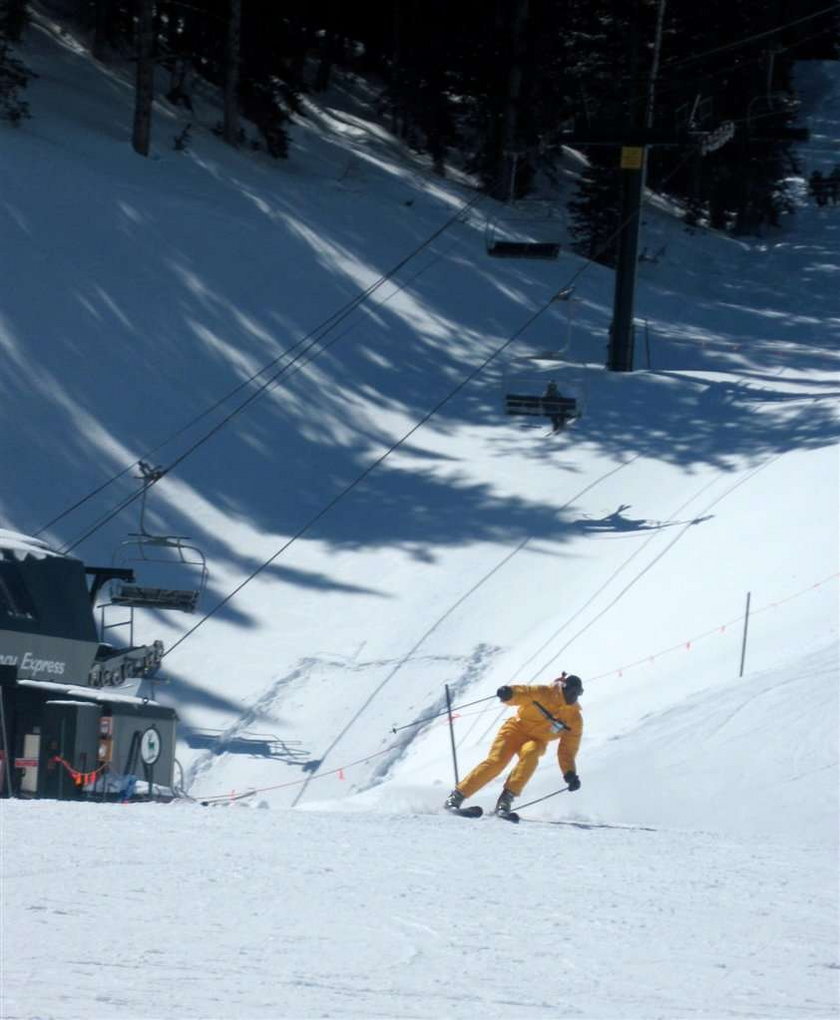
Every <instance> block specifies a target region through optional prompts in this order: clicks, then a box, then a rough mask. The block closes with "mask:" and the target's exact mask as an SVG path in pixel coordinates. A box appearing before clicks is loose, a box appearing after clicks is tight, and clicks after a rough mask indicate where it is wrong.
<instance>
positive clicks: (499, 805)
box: [496, 790, 514, 818]
mask: <svg viewBox="0 0 840 1020" xmlns="http://www.w3.org/2000/svg"><path fill="white" fill-rule="evenodd" d="M513 797H514V795H513V794H512V793H511V792H510V790H502V792H501V794H499V799H498V800H497V801H496V814H497V815H500V816H501V817H502V818H505V817H506V816H507V815H509V814H510V813H511V808H512V807H513Z"/></svg>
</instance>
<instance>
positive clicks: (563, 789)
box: [516, 786, 569, 811]
mask: <svg viewBox="0 0 840 1020" xmlns="http://www.w3.org/2000/svg"><path fill="white" fill-rule="evenodd" d="M568 789H569V788H568V786H564V787H563V788H562V789H561V790H555V791H554V793H547V794H546V795H545V796H544V797H537V799H536V800H529V801H528V803H527V804H517V805H516V810H517V811H522V809H523V808H526V807H531V805H532V804H539V802H540V801H541V800H548V798H549V797H556V796H557V794H558V793H565V792H566V790H568Z"/></svg>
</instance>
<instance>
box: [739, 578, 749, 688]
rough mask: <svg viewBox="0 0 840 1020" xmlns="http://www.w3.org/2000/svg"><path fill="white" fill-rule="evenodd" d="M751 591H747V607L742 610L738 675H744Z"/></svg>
mask: <svg viewBox="0 0 840 1020" xmlns="http://www.w3.org/2000/svg"><path fill="white" fill-rule="evenodd" d="M751 595H752V592H749V591H748V592H747V608H746V609H745V610H744V636H743V638H742V640H741V671H740V673H739V674H738V676H739V677H740V676H743V675H744V659H745V658H746V655H747V630H748V629H749V625H750V596H751Z"/></svg>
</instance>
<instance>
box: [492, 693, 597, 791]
mask: <svg viewBox="0 0 840 1020" xmlns="http://www.w3.org/2000/svg"><path fill="white" fill-rule="evenodd" d="M511 690H512V691H513V697H512V698H511V699H510V700H509V701H507V702H505V704H507V705H516V706H517V707H518V709H519V711H518V713H517V719H518V721H519V723H520V724H521V726H522V728H523V729H524V730H526V731H527V732H528V733H529V734H530V735H531V736H532V737H534V738H535V739H536V740H542V741H545V742H548V741H549V740H555V739H557V738H559V740H560V743H559V745H558V747H557V761H558V762H559V764H560V770H561V772H564V773H565V772H577V769H576V768H575V756H576V755H577V752H578V748H579V747H580V738H581V737H582V736H583V713H582V712H581V710H580V705H579V704H577V703H575V704H574V705H567V704H566V702H565V699H564V698H563V688H562V687H561V686H560V684H544V685H543V684H514V685H512V686H511ZM535 702H539V703H540V705H542V707H543V708H544V709H545V710H546V711H547V712H550V713H551V715H553V716H554V718H555V719H559V720H560V722H562V723H565V725H566V726H568V727H569V728H568V729H567V730H561V731H560V733H559V734H558V733H555V732H554V730H553V729H552V728H551V720H550V719H548V718H546V716H545V715H544V714H543V713H542V712H541V711H540V709H539V708H538V707H537V705H536V704H535Z"/></svg>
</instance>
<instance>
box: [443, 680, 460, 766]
mask: <svg viewBox="0 0 840 1020" xmlns="http://www.w3.org/2000/svg"><path fill="white" fill-rule="evenodd" d="M444 688H445V690H446V707H447V711H448V712H449V742H450V743H451V744H452V768H453V769H454V771H455V785H456V786H457V785H458V752H457V751H456V750H455V727H454V726H453V725H452V698H451V697H450V696H449V684H444Z"/></svg>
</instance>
